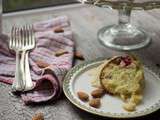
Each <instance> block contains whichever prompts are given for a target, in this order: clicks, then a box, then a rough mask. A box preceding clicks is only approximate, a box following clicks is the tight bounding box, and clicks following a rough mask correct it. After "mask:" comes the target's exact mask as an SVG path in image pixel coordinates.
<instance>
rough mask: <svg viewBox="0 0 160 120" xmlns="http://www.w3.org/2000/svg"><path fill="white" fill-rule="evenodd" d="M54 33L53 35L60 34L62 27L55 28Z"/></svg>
mask: <svg viewBox="0 0 160 120" xmlns="http://www.w3.org/2000/svg"><path fill="white" fill-rule="evenodd" d="M54 32H55V33H61V32H64V30H63V28H62V27H57V28H55V29H54Z"/></svg>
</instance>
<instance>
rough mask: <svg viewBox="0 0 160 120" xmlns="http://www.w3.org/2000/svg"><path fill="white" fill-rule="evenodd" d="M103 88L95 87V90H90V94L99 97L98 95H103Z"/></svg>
mask: <svg viewBox="0 0 160 120" xmlns="http://www.w3.org/2000/svg"><path fill="white" fill-rule="evenodd" d="M104 93H105V92H104V89H100V88H98V89H96V90H93V91H92V92H91V95H92V97H94V98H100V97H102V96H103V95H104Z"/></svg>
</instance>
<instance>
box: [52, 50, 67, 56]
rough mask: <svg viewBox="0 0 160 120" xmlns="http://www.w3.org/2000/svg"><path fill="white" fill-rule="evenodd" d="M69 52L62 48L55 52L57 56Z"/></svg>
mask: <svg viewBox="0 0 160 120" xmlns="http://www.w3.org/2000/svg"><path fill="white" fill-rule="evenodd" d="M67 53H68V51H66V50H63V49H60V50H58V51H56V52H55V56H57V57H59V56H61V55H64V54H67Z"/></svg>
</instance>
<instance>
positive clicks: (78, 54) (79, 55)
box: [74, 51, 85, 60]
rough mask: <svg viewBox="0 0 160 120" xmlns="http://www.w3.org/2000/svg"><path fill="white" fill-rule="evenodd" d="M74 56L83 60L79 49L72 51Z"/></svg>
mask: <svg viewBox="0 0 160 120" xmlns="http://www.w3.org/2000/svg"><path fill="white" fill-rule="evenodd" d="M74 57H75V58H76V59H79V60H85V58H84V57H83V55H82V53H80V52H79V51H76V52H74Z"/></svg>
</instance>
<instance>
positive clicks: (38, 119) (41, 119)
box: [32, 113, 44, 120]
mask: <svg viewBox="0 0 160 120" xmlns="http://www.w3.org/2000/svg"><path fill="white" fill-rule="evenodd" d="M32 120H44V116H43V113H37V114H35V115H34V116H33V117H32Z"/></svg>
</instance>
